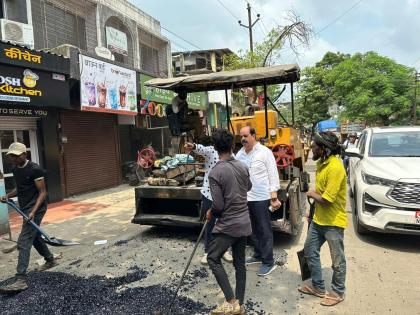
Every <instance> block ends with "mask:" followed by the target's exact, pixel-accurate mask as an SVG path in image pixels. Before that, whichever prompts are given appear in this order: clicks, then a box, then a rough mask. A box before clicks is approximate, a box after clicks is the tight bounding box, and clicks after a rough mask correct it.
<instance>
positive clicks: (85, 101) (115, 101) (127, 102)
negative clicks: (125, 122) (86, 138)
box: [79, 55, 137, 115]
mask: <svg viewBox="0 0 420 315" xmlns="http://www.w3.org/2000/svg"><path fill="white" fill-rule="evenodd" d="M79 62H80V103H81V108H82V110H86V111H95V112H105V113H114V114H122V115H137V90H136V72H135V71H133V70H130V69H126V68H122V67H119V66H116V65H113V64H111V63H108V62H104V61H101V60H98V59H94V58H91V57H87V56H83V55H80V57H79Z"/></svg>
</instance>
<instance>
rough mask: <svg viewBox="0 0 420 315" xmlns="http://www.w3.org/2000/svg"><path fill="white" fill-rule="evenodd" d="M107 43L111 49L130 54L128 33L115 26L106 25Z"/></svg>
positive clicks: (126, 54)
mask: <svg viewBox="0 0 420 315" xmlns="http://www.w3.org/2000/svg"><path fill="white" fill-rule="evenodd" d="M106 43H107V47H108V48H109V50H110V51H112V52H115V53H117V54H121V55H124V56H128V48H127V35H126V34H125V33H124V32H121V31H119V30H117V29H115V28H113V27H109V26H107V27H106Z"/></svg>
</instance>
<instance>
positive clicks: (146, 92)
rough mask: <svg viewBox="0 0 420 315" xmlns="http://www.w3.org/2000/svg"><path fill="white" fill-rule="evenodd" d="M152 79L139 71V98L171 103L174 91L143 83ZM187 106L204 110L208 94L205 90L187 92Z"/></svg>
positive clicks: (206, 105) (174, 94)
mask: <svg viewBox="0 0 420 315" xmlns="http://www.w3.org/2000/svg"><path fill="white" fill-rule="evenodd" d="M151 79H154V78H153V77H151V76H148V75H146V74H143V73H140V88H141V98H142V99H144V100H148V101H152V102H155V103H162V104H172V99H173V98H174V97H175V96H176V93H174V92H172V91H170V90H164V89H159V88H152V87H148V86H145V85H144V82H146V81H148V80H151ZM187 102H188V107H189V108H191V109H200V110H206V109H207V107H208V104H209V102H208V95H207V93H205V92H197V93H188V95H187Z"/></svg>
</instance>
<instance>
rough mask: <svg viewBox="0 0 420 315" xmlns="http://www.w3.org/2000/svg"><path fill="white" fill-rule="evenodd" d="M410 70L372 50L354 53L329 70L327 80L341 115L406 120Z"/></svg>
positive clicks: (376, 121) (396, 121)
mask: <svg viewBox="0 0 420 315" xmlns="http://www.w3.org/2000/svg"><path fill="white" fill-rule="evenodd" d="M413 71H414V70H413V69H411V68H409V67H406V66H404V65H401V64H398V63H396V62H395V61H394V60H392V59H390V58H388V57H384V56H380V55H378V54H377V53H375V52H367V53H365V54H361V53H357V54H355V55H353V56H352V57H351V58H348V59H346V60H344V61H342V62H341V63H339V64H338V65H337V66H335V67H334V68H333V69H332V70H331V71H329V72H328V74H327V75H326V82H327V85H328V86H332V87H333V89H332V94H333V95H334V98H335V99H337V100H339V101H340V102H341V104H342V106H343V112H342V116H343V117H344V118H347V119H349V120H360V121H365V122H366V123H367V124H369V125H383V126H388V125H391V124H402V123H407V122H408V121H409V116H410V114H409V111H410V104H411V102H412V78H413V76H412V74H413Z"/></svg>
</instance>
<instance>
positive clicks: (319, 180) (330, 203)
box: [298, 132, 347, 306]
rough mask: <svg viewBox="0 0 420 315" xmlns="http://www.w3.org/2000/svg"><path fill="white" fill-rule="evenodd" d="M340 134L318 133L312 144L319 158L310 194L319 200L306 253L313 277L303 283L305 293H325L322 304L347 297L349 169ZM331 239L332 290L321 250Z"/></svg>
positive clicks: (336, 301) (315, 159)
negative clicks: (342, 157)
mask: <svg viewBox="0 0 420 315" xmlns="http://www.w3.org/2000/svg"><path fill="white" fill-rule="evenodd" d="M340 149H341V148H340V145H339V142H338V138H337V136H336V135H335V134H334V133H332V132H321V133H320V134H317V135H315V138H314V142H313V144H312V153H313V159H314V161H317V171H316V181H315V191H313V190H312V191H309V192H308V193H307V196H308V197H309V198H313V199H314V200H315V204H316V207H315V214H314V216H313V219H312V222H311V224H310V227H309V231H308V236H307V238H306V242H305V247H304V250H305V256H306V259H307V262H308V265H309V269H310V270H311V278H312V281H310V282H305V283H303V284H302V285H301V286H300V287H299V288H298V290H299V291H300V292H301V293H305V294H310V295H314V296H317V297H321V298H322V301H321V305H325V306H333V305H336V304H338V303H340V302H341V301H343V300H344V291H345V280H346V258H345V256H344V242H343V240H344V229H345V227H346V226H347V215H346V196H347V187H346V172H345V170H344V166H343V163H341V161H340V159H339V158H338V157H337V155H338V154H340ZM325 241H326V242H328V246H329V248H330V253H331V260H332V269H333V276H332V284H331V288H332V291H331V292H329V293H328V292H326V290H325V284H324V280H323V278H322V270H321V261H320V257H319V252H320V250H321V247H322V245H323V244H324V243H325Z"/></svg>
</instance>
